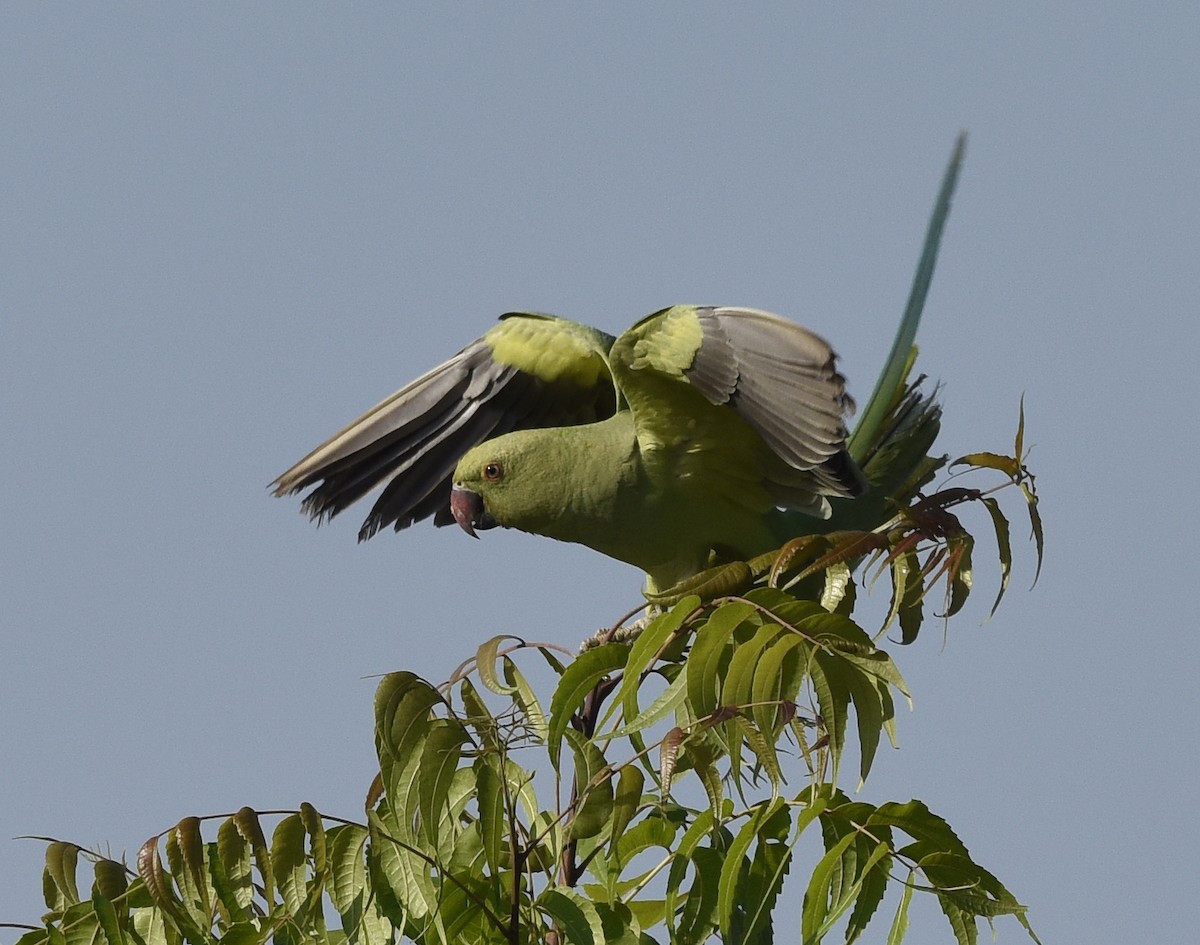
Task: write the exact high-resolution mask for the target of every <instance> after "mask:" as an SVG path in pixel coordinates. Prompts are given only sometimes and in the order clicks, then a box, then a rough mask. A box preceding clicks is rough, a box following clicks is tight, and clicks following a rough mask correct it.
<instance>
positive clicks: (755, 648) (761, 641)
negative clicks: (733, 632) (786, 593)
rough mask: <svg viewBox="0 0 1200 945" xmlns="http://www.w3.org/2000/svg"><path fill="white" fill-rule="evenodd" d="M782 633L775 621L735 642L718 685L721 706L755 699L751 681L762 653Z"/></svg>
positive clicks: (729, 705)
mask: <svg viewBox="0 0 1200 945" xmlns="http://www.w3.org/2000/svg"><path fill="white" fill-rule="evenodd" d="M785 633H786V631H785V630H784V629H783V628H782V627H780V626H779V625H778V624H774V623H768V624H764V625H763V626H760V627H759V628H758V629H757V630H755V631H754V634H753V635H752V636H751V637H750V639H748V640H746V641H745V642H742V643H738V644H736V645H735V646H734V649H733V656H732V657H731V658H730V660H729V668H728V670H727V671H726V673H725V683H724V685H723V686H722V689H721V704H722V705H723V706H725V707H727V708H740V707H742V706H748V705H750V704H751V703H752V702H754V701H755V698H754V682H755V678H756V674H757V672H758V668H759V664H760V663H761V662H762V659H763V653H764V652H765V651H766V650H767V648H768V647H770V646H772V645H773V644H774V643H775V642H776V641H777V640H778V639H779V638H780V637H782V636H784V635H785Z"/></svg>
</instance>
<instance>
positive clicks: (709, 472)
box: [275, 305, 864, 590]
mask: <svg viewBox="0 0 1200 945" xmlns="http://www.w3.org/2000/svg"><path fill="white" fill-rule="evenodd" d="M851 408H852V402H851V401H850V399H849V397H848V396H847V395H846V393H845V386H844V382H843V379H842V376H841V375H840V374H838V373H837V371H836V370H835V369H834V354H833V351H832V350H831V349H830V347H829V345H827V344H826V343H825V342H824V341H822V340H821V339H820V338H818V337H817V336H816V335H814V334H812V333H811V332H809V331H807V330H806V329H804V328H801V327H800V326H799V325H796V324H795V323H793V322H790V321H788V320H786V319H784V318H780V317H779V316H777V315H771V314H769V313H767V312H761V311H756V310H753V309H743V308H720V307H707V306H691V305H679V306H674V307H672V308H668V309H664V310H663V311H661V312H657V313H655V314H653V315H650V316H648V317H646V318H644V319H642V320H641V321H640V322H638V323H637V324H636V325H634V326H633V327H632V328H630V329H629V330H628V331H626V332H625V333H624V334H622V335H620V336H619V337H617V338H613V337H612V336H609V335H606V334H604V333H603V332H600V331H597V330H595V329H592V328H587V327H585V326H583V325H579V324H576V323H575V322H570V321H567V320H565V319H561V318H555V317H553V316H550V315H541V314H535V313H510V314H508V315H505V316H503V317H502V319H501V321H500V323H499V324H498V325H496V326H495V327H494V328H492V329H491V330H490V331H488V332H487V333H486V334H485V335H484V336H483V337H482V338H480V339H479V340H478V341H476V342H474V343H473V344H471V345H468V346H467V347H466V348H465V349H463V350H462V351H461V352H459V353H458V354H457V355H455V356H454V357H453V358H451V359H450V360H449V361H447V362H445V363H444V364H442V365H440V366H439V367H437V368H435V369H434V370H432V371H430V372H429V373H428V374H425V375H424V376H422V377H420V378H418V379H417V380H416V381H413V382H412V383H411V384H409V385H408V386H407V387H405V388H403V389H402V390H400V391H398V392H397V393H396V394H393V395H392V396H391V397H389V398H388V399H387V400H385V401H383V402H382V403H381V404H379V405H377V406H376V407H374V408H372V409H371V410H370V411H368V412H367V413H366V414H364V415H363V416H362V417H360V418H359V419H358V420H356V421H354V423H352V424H350V425H349V426H348V427H347V428H346V429H345V430H343V431H342V432H340V433H338V434H337V435H336V436H334V437H333V438H332V439H330V440H329V441H328V442H327V443H325V444H323V445H322V446H319V447H318V448H317V449H316V450H314V451H313V452H312V453H310V454H309V455H308V456H307V457H305V458H304V459H303V460H301V461H300V462H299V463H297V464H296V465H295V466H294V467H292V468H291V469H290V470H288V471H287V472H286V473H284V474H283V475H282V476H280V477H279V479H278V480H277V481H276V483H275V487H276V492H277V493H278V494H284V493H289V492H296V491H299V490H302V489H305V488H307V487H308V486H310V485H313V484H314V483H318V482H319V483H320V484H319V485H318V486H317V488H316V489H314V490H313V491H312V492H311V493H310V494H309V495H308V496H307V498H306V499H305V502H304V508H305V510H306V511H307V512H308V513H309V514H310V515H312V516H313V517H315V518H325V517H330V516H333V515H336V514H337V513H338V512H340V511H341V510H342V509H343V508H345V507H346V506H347V505H349V504H350V503H352V502H354V501H355V500H356V499H358V498H360V497H361V496H363V495H364V494H366V493H367V492H370V491H371V490H373V489H374V488H376V487H378V486H381V485H382V486H383V491H382V493H381V494H380V496H379V498H378V499H377V500H376V502H375V505H374V507H373V508H372V510H371V513H370V515H369V516H368V518H367V520H366V522H365V523H364V525H363V527H362V530H361V532H360V538H368V537H370V536H371V535H373V534H374V533H375V532H376V531H377V530H379V529H380V528H383V527H386V526H387V525H392V526H394V527H395V528H396V529H397V530H399V529H402V528H405V527H406V526H408V525H410V524H412V523H413V522H415V521H419V520H421V519H423V518H427V517H429V516H432V517H433V519H434V521H435V523H437V524H439V525H444V524H448V523H449V522H452V521H457V522H458V524H459V525H461V526H462V527H463V528H464V529H465V530H466V531H467V532H469V533H470V534H472V535H474V534H475V531H476V530H477V529H484V528H490V527H492V526H493V525H503V526H506V527H509V528H517V529H520V530H522V531H526V532H532V533H535V534H538V535H545V536H548V537H551V538H557V539H559V540H562V541H571V542H578V543H580V544H584V545H587V546H589V547H591V548H594V549H595V550H597V551H600V552H602V553H604V554H607V555H609V556H611V557H614V558H617V559H619V560H621V561H626V562H628V563H630V564H633V565H636V566H637V567H639V568H641V569H642V570H643V571H645V572H646V574H647V578H648V581H647V587H648V589H649V590H662V589H665V588H667V587H669V586H671V585H673V584H674V583H676V582H677V581H679V580H681V579H683V578H686V577H689V576H691V575H693V574H695V573H696V572H698V571H700V570H702V569H703V568H705V567H706V566H708V564H709V563H710V561H711V560H712V559H713V557H714V556H715V557H717V558H718V559H720V558H745V557H749V556H752V555H756V554H759V553H761V552H764V551H767V550H769V549H771V548H775V547H778V546H779V545H780V544H781V543H782V542H784V541H786V540H787V539H788V538H790V537H793V536H794V535H796V534H798V533H800V532H801V531H803V530H804V521H805V519H809V520H811V519H812V518H813V517H816V518H817V519H820V518H826V517H828V515H829V511H830V506H829V502H828V501H827V499H826V497H827V496H842V497H849V496H854V495H857V494H858V493H859V492H861V491H862V489H863V486H864V481H863V478H862V474H861V473H860V472H859V469H858V467H857V466H856V464H855V463H854V461H853V460H852V459H851V458H850V456H849V454H848V453H847V452H846V449H845V439H846V427H845V422H844V418H845V415H846V413H847V411H848V410H849V409H851Z"/></svg>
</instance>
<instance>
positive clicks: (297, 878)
mask: <svg viewBox="0 0 1200 945" xmlns="http://www.w3.org/2000/svg"><path fill="white" fill-rule="evenodd" d="M306 865H307V863H306V859H305V856H304V822H303V821H302V820H301V819H300V815H299V814H291V815H289V816H287V817H284V818H283V820H281V821H279V823H278V824H276V825H275V831H274V833H273V834H272V835H271V869H272V870H273V871H274V873H275V880H276V882H278V883H279V894H280V895H281V896H282V897H283V904H284V907H285V908H286V909H287V911H288V913H289V914H290V915H297V914H298V913H299V912H300V910H301V909H302V908H303V906H304V893H305V885H306V883H305V879H306V876H307V870H306Z"/></svg>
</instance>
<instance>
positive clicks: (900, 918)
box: [887, 880, 913, 945]
mask: <svg viewBox="0 0 1200 945" xmlns="http://www.w3.org/2000/svg"><path fill="white" fill-rule="evenodd" d="M903 887H904V891H903V892H901V894H900V904H899V905H898V906H897V907H896V915H895V918H893V919H892V927H891V929H890V930H889V931H888V938H887V945H900V943H901V942H902V941H904V936H905V935H907V934H908V907H909V904H910V903H911V902H912V894H913V884H912V882H911V880H909V881H907V882H905V883H903Z"/></svg>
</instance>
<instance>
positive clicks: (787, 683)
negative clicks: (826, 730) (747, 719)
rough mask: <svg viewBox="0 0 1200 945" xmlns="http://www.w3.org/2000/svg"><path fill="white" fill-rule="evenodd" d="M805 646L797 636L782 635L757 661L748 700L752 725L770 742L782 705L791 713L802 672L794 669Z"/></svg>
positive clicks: (775, 730) (778, 721)
mask: <svg viewBox="0 0 1200 945" xmlns="http://www.w3.org/2000/svg"><path fill="white" fill-rule="evenodd" d="M807 646H808V644H807V643H805V641H804V639H803V638H802V637H801V636H799V635H798V634H795V633H783V634H779V635H778V636H776V637H775V638H774V640H772V642H771V644H770V646H768V647H767V648H766V649H765V650H764V651H763V652H762V655H761V656H760V658H759V661H758V666H757V668H756V670H755V673H754V678H753V680H752V685H751V689H750V701H751V702H753V703H754V709H753V712H752V714H753V716H754V721H755V724H756V725H757V726H758V728H759V730H760V731H761V732H762V733H763V734H764V735H765V736H766V737H767V738H770V739H774V738H775V737H776V736H777V735H778V734H779V732H780V720H781V719H782V718H783V712H784V704H785V703H787V704H788V705H789V711H791V708H790V707H792V706H794V705H795V702H796V699H797V697H798V696H799V693H800V686H801V683H802V682H803V673H801V672H797V670H798V668H799V664H800V660H801V658H802V657H803V655H804V653H803V650H804V648H805V647H807Z"/></svg>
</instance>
